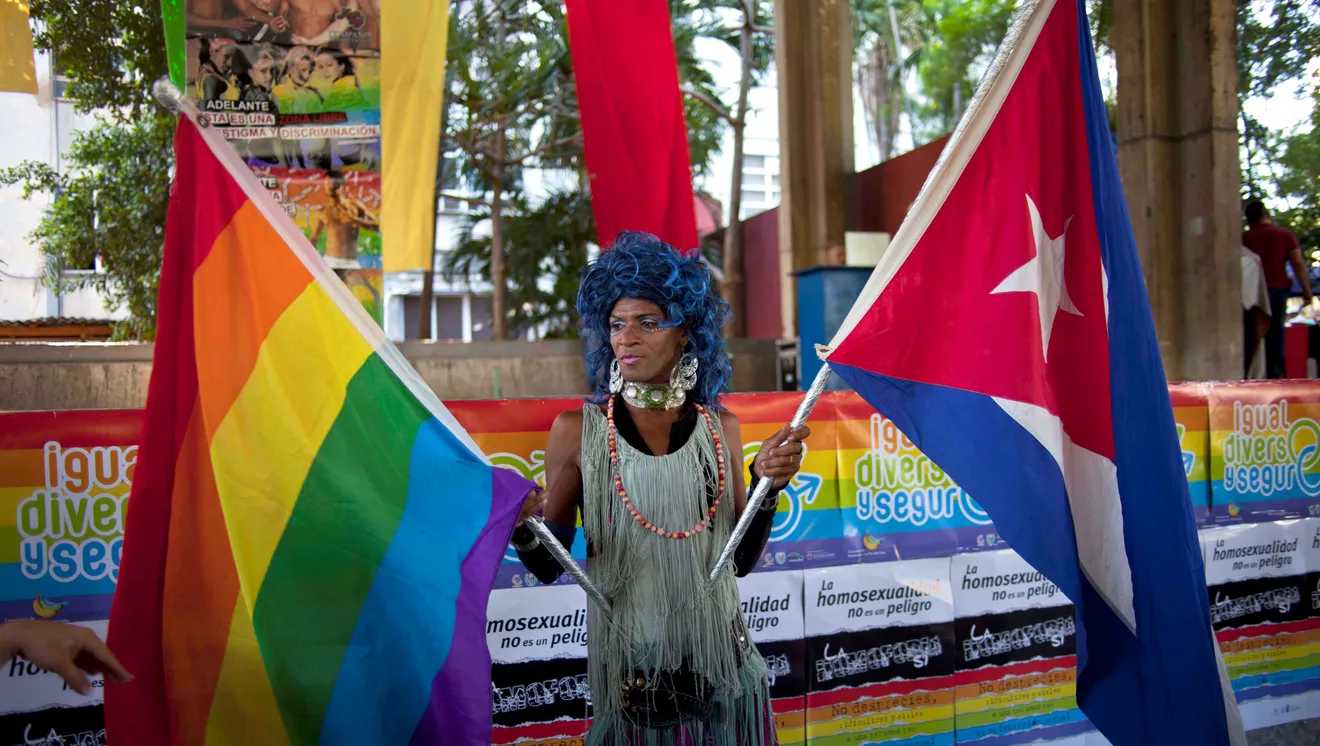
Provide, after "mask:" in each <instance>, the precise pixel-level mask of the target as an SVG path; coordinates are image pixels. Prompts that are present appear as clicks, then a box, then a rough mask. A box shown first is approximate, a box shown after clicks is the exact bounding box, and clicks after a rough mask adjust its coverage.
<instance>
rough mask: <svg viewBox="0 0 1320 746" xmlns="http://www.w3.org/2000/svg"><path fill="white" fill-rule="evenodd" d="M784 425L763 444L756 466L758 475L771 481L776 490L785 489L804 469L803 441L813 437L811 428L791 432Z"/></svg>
mask: <svg viewBox="0 0 1320 746" xmlns="http://www.w3.org/2000/svg"><path fill="white" fill-rule="evenodd" d="M788 428H789V426H788V425H784V426H783V427H782V428H780V429H779V432H777V433H775V434H774V435H771V436H770V437H769V438H766V439H765V441H763V442H762V443H761V450H760V451H758V452H757V454H756V460H755V461H754V464H755V466H756V473H757V474H759V475H761V476H762V477H764V478H765V479H769V480H771V485H772V486H773V487H774V488H775V489H777V490H778V489H783V488H784V485H786V484H788V483H789V482H790V481H791V480H792V479H793V477H794V476H795V475H796V474H797V473H798V469H801V468H802V453H803V447H802V441H804V440H806V439H807V437H808V436H810V435H811V428H809V427H807V426H806V425H803V426H802V427H799V428H798V429H796V430H793V431H789V429H788Z"/></svg>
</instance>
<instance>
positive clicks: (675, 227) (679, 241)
mask: <svg viewBox="0 0 1320 746" xmlns="http://www.w3.org/2000/svg"><path fill="white" fill-rule="evenodd" d="M566 4H567V7H568V36H569V42H570V44H569V48H570V51H571V52H572V55H573V75H574V77H575V78H576V80H577V94H578V107H579V110H580V111H581V115H582V134H583V137H584V138H585V146H586V161H587V173H588V176H589V177H590V179H591V209H592V212H593V213H594V214H595V216H596V235H597V237H598V240H599V241H600V245H601V246H606V247H608V246H611V245H613V243H614V238H615V236H617V235H618V234H619V231H624V230H635V231H646V232H647V233H654V234H655V235H657V236H659V237H660V239H661V240H663V241H665V242H667V243H670V244H672V245H673V246H675V247H676V248H678V249H679V250H682V251H687V250H692V249H695V248H696V246H697V218H696V211H695V210H694V208H693V197H692V168H691V164H690V162H689V160H688V142H687V124H686V122H685V121H684V118H683V95H682V93H681V92H680V91H679V88H678V59H677V57H676V56H675V53H674V37H673V34H672V31H671V29H670V23H669V9H668V6H667V5H666V4H665V2H664V0H630V2H619V0H567V3H566Z"/></svg>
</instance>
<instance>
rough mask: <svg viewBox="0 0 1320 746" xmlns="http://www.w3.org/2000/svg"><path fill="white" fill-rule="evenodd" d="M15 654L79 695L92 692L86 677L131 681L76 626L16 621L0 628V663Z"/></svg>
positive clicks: (97, 643)
mask: <svg viewBox="0 0 1320 746" xmlns="http://www.w3.org/2000/svg"><path fill="white" fill-rule="evenodd" d="M15 654H18V655H22V656H23V657H24V658H26V659H28V660H29V661H31V662H32V663H34V664H36V665H37V666H38V667H40V668H43V669H45V670H47V671H51V672H52V673H56V674H59V676H60V678H62V679H64V682H65V683H66V684H68V685H69V687H70V688H71V689H73V690H74V691H76V692H78V693H79V694H84V695H85V694H89V693H91V691H92V682H91V680H90V679H89V678H88V677H87V674H104V675H105V676H106V677H107V678H109V679H110V680H111V681H115V682H118V683H120V684H125V683H128V682H129V681H132V680H133V676H132V674H130V673H129V672H128V671H126V670H124V667H123V666H122V665H120V663H119V660H118V659H117V658H115V654H114V653H112V652H110V648H107V647H106V646H105V643H103V642H101V639H100V638H99V637H97V636H96V633H95V632H92V631H91V630H90V629H87V628H86V627H79V626H78V625H76V624H64V623H61V622H46V621H41V620H37V619H18V620H15V621H12V622H7V623H5V624H4V625H0V659H5V660H7V659H9V658H12V657H13V656H14V655H15Z"/></svg>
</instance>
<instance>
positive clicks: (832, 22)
mask: <svg viewBox="0 0 1320 746" xmlns="http://www.w3.org/2000/svg"><path fill="white" fill-rule="evenodd" d="M775 68H776V72H777V75H778V83H779V184H780V194H781V196H780V202H779V267H780V271H781V272H782V273H783V280H782V282H781V283H780V288H781V303H780V307H781V311H782V314H783V322H784V335H785V336H794V335H796V333H797V331H796V330H797V306H796V303H797V293H796V282H795V281H794V279H793V277H792V275H791V273H792V272H794V271H796V270H799V269H805V268H807V267H814V266H818V265H821V264H824V263H825V252H826V249H828V248H829V246H831V245H832V244H836V243H837V244H843V240H844V232H845V231H846V230H847V225H848V223H849V222H850V221H851V218H852V214H853V212H854V211H855V205H854V201H855V200H854V199H853V195H852V194H850V192H849V189H848V181H849V180H848V179H847V177H848V176H849V175H851V174H852V172H853V130H852V128H853V109H852V14H851V11H850V9H849V5H848V0H775ZM803 354H809V351H804V352H803Z"/></svg>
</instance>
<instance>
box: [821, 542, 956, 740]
mask: <svg viewBox="0 0 1320 746" xmlns="http://www.w3.org/2000/svg"><path fill="white" fill-rule="evenodd" d="M803 593H804V596H805V598H804V601H805V605H806V634H807V671H808V683H807V711H806V722H807V741H808V742H809V743H812V744H823V745H825V746H843V745H844V744H854V743H895V744H912V743H923V744H930V745H931V746H949V745H951V744H953V743H954V680H953V673H954V652H955V651H954V627H953V621H954V610H953V595H952V592H951V590H950V588H949V560H948V559H947V558H943V559H921V560H907V561H902V562H887V563H880V564H871V565H855V566H853V567H838V568H829V569H825V570H809V571H807V572H806V573H805V590H804V592H803Z"/></svg>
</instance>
